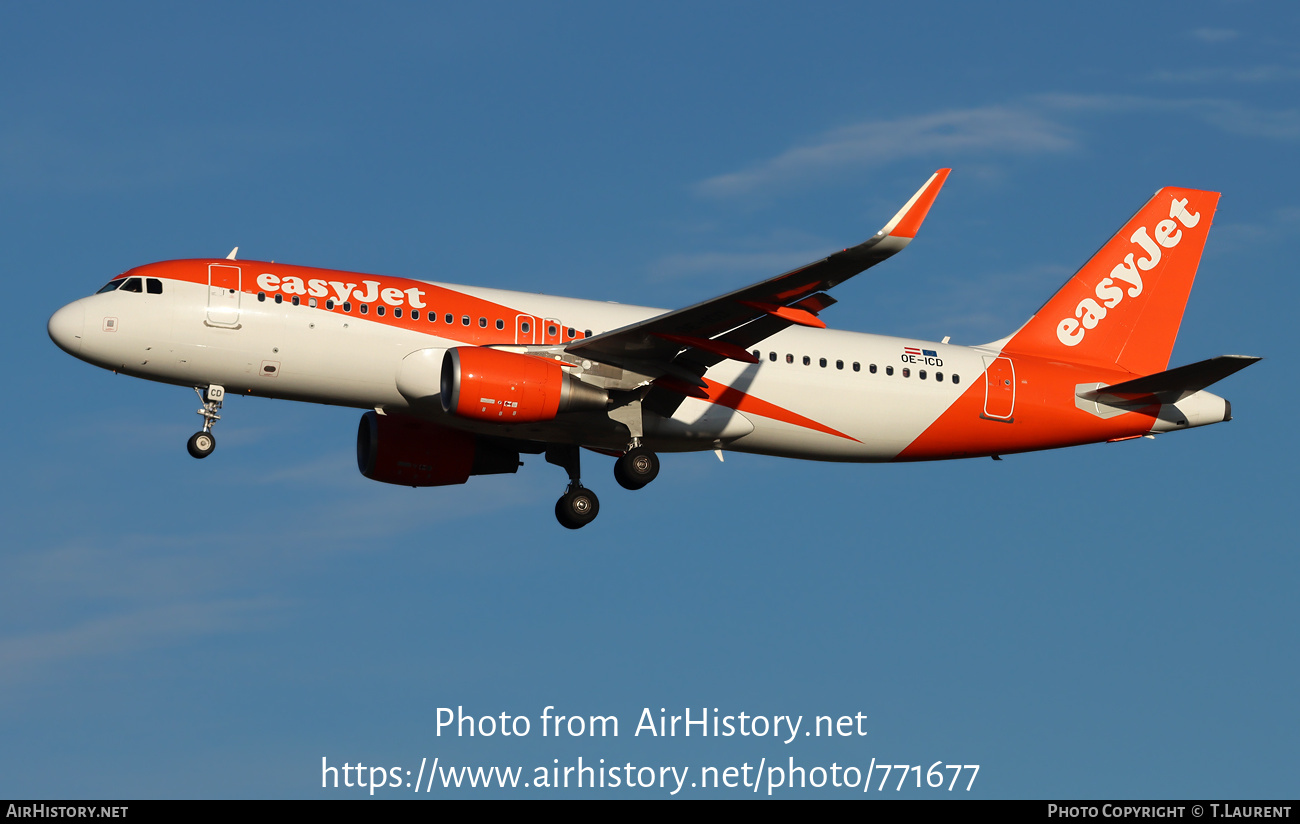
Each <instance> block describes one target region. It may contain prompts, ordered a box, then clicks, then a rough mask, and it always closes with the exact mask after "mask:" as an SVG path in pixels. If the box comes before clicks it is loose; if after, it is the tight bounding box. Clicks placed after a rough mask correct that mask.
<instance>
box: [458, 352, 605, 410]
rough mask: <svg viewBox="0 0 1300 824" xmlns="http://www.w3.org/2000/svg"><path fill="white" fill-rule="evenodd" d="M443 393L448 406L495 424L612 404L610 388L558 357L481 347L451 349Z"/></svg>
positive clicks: (596, 408)
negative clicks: (587, 379)
mask: <svg viewBox="0 0 1300 824" xmlns="http://www.w3.org/2000/svg"><path fill="white" fill-rule="evenodd" d="M439 395H440V396H441V398H442V408H443V410H444V411H446V412H449V413H451V414H453V415H459V416H460V417H462V418H473V419H474V420H479V421H491V422H493V423H532V422H534V421H549V420H551V419H553V418H554V417H555V416H556V415H559V414H561V413H563V412H580V411H584V410H603V409H605V408H606V407H607V406H608V405H609V393H608V392H606V391H605V390H604V389H601V388H600V387H596V386H592V385H591V384H588V383H583V382H582V381H580V380H578V379H577V378H575V377H573V376H572V375H570V374H568V373H567V372H565V371H564V368H563V367H562V366H560V363H559V361H555V360H549V359H547V358H540V357H536V356H534V355H519V354H516V353H514V352H504V351H502V350H500V349H489V348H486V347H482V346H458V347H456V348H454V349H448V350H447V354H446V355H445V356H443V359H442V384H441V391H440V393H439Z"/></svg>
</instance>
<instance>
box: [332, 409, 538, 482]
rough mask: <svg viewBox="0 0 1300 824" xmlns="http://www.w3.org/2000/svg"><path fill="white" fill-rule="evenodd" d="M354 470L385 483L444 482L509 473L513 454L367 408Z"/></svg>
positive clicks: (496, 444) (442, 428)
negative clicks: (473, 476)
mask: <svg viewBox="0 0 1300 824" xmlns="http://www.w3.org/2000/svg"><path fill="white" fill-rule="evenodd" d="M357 468H359V469H360V470H361V474H362V475H365V476H366V477H367V478H369V479H371V480H372V481H382V482H383V483H386V484H400V485H402V486H447V485H450V484H463V483H465V481H467V480H469V476H470V475H499V474H502V473H507V472H509V473H514V472H516V471H518V469H519V452H518V451H517V450H514V449H510V448H509V447H508V446H505V445H504V444H502V443H500V442H498V441H495V440H492V439H490V438H484V437H482V436H479V435H474V434H471V433H469V432H462V431H460V430H459V429H449V428H447V427H445V426H439V425H437V424H435V423H430V422H428V421H424V420H420V419H419V418H411V417H407V416H405V415H380V414H378V413H376V412H367V413H366V414H364V415H362V416H361V426H360V427H358V429H357Z"/></svg>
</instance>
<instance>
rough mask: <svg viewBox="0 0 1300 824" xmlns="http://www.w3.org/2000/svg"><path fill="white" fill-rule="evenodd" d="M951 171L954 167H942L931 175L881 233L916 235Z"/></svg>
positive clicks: (903, 235)
mask: <svg viewBox="0 0 1300 824" xmlns="http://www.w3.org/2000/svg"><path fill="white" fill-rule="evenodd" d="M951 171H952V169H940V170H938V171H937V172H935V173H934V174H932V175H930V179H929V180H927V181H926V182H925V185H924V186H922V187H921V188H920V189H917V191H916V194H914V195H912V199H911V200H909V201H907V204H906V205H905V206H903V208H901V209H899V210H898V214H896V215H894V217H893V218H892V219H891V220H890V221H889V222H888V223H886V224H885V228H883V229H881V230H880V232H879V234H880V235H888V236H890V237H898V238H907V239H908V240H911V239H912V238H914V237H916V232H917V230H918V229H920V228H921V223H922V222H923V221H924V220H925V216H926V215H927V214H929V213H930V207H931V206H933V205H934V199H935V198H936V197H938V195H939V190H940V189H942V188H943V183H944V181H945V180H947V179H948V173H949V172H951Z"/></svg>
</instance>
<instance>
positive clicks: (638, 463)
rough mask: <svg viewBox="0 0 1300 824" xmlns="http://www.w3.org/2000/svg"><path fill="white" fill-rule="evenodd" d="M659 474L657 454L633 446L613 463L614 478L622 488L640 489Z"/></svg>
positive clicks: (642, 447)
mask: <svg viewBox="0 0 1300 824" xmlns="http://www.w3.org/2000/svg"><path fill="white" fill-rule="evenodd" d="M658 476H659V456H658V455H656V454H655V453H654V452H653V451H651V450H649V449H647V448H645V447H644V446H640V445H638V446H634V447H632V448H631V449H629V450H628V451H627V453H626V454H625V455H623V456H622V457H621V458H619V459H618V461H617V462H616V463H615V464H614V480H616V481H618V485H619V486H621V487H623V488H624V489H640V488H641V487H643V486H645V485H646V484H648V483H650V482H651V481H653V480H654V479H655V478H656V477H658Z"/></svg>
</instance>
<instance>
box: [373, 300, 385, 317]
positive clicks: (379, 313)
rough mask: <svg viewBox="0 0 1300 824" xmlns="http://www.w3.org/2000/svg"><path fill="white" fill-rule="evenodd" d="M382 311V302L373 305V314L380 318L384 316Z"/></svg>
mask: <svg viewBox="0 0 1300 824" xmlns="http://www.w3.org/2000/svg"><path fill="white" fill-rule="evenodd" d="M384 311H385V310H384V304H382V303H381V304H379V305H378V306H376V307H375V314H376V315H378V316H379V317H381V318H382V317H383V316H384Z"/></svg>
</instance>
